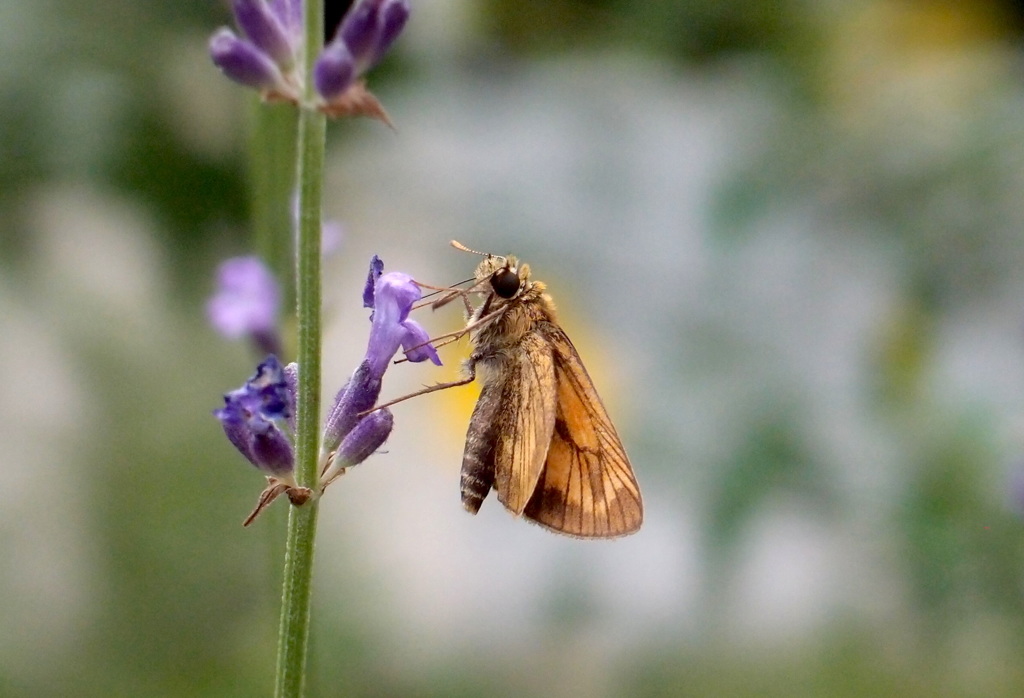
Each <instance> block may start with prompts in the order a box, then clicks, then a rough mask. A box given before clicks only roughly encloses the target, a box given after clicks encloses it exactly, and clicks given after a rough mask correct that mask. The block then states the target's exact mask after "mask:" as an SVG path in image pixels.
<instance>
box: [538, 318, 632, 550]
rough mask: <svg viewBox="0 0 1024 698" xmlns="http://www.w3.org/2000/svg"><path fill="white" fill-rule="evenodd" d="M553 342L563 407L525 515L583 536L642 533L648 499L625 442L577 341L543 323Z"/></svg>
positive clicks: (542, 331)
mask: <svg viewBox="0 0 1024 698" xmlns="http://www.w3.org/2000/svg"><path fill="white" fill-rule="evenodd" d="M536 332H538V333H540V335H542V336H543V337H544V338H545V339H546V340H547V343H548V344H549V345H550V346H551V348H552V352H553V353H552V357H553V359H554V373H555V383H556V386H557V390H556V394H557V408H556V411H555V420H554V430H553V433H552V437H551V443H550V446H549V447H548V452H547V459H546V461H545V464H544V469H543V472H542V474H541V477H540V479H539V481H538V482H537V486H536V489H535V490H534V491H533V493H532V496H531V498H530V501H529V502H528V503H527V505H526V508H525V509H524V510H523V513H524V514H525V515H526V517H527V518H529V519H532V520H534V521H536V522H537V523H539V524H540V525H542V526H545V527H547V528H550V529H552V530H554V531H557V532H559V533H564V534H567V535H571V536H578V537H580V538H615V537H618V536H624V535H628V534H630V533H634V532H636V531H637V530H638V529H639V528H640V525H641V523H642V522H643V501H642V499H641V496H640V487H639V485H638V484H637V481H636V477H635V476H634V474H633V468H632V466H631V465H630V463H629V458H628V457H627V456H626V451H625V448H623V446H622V441H621V440H620V439H619V436H618V434H617V433H616V431H615V427H614V425H613V424H612V422H611V419H610V418H609V417H608V413H607V411H606V410H605V408H604V405H603V404H602V403H601V398H600V397H599V396H598V394H597V391H596V390H595V389H594V384H593V381H591V379H590V376H589V375H588V374H587V370H586V368H584V366H583V362H582V361H581V360H580V357H579V354H577V352H576V349H575V347H573V345H572V342H570V341H569V338H568V337H567V336H566V335H565V332H563V331H562V329H561V328H560V327H558V326H557V325H555V324H553V323H549V322H544V323H540V324H538V326H537V330H536Z"/></svg>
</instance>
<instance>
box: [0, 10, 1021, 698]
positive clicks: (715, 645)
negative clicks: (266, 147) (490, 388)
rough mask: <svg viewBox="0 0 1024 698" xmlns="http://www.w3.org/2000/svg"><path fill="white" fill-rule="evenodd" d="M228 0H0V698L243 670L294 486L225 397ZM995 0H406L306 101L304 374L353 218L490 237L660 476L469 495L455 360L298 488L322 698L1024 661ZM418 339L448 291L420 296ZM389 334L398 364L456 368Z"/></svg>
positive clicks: (335, 315) (437, 275)
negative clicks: (353, 465)
mask: <svg viewBox="0 0 1024 698" xmlns="http://www.w3.org/2000/svg"><path fill="white" fill-rule="evenodd" d="M229 22H230V14H229V11H228V9H227V8H226V6H225V4H223V3H219V2H186V3H183V2H171V1H170V0H146V1H142V2H140V1H138V0H132V1H129V0H91V1H88V2H87V1H85V0H42V1H41V0H4V1H3V2H2V3H0V386H2V387H0V390H2V401H0V410H2V412H0V445H2V446H0V483H2V484H0V541H2V542H0V560H2V562H0V695H4V696H113V695H123V696H128V695H131V696H168V697H170V696H218V697H220V696H256V695H268V694H269V693H270V690H271V686H272V681H273V671H274V658H275V643H276V629H277V613H278V601H279V593H280V573H281V572H280V570H281V561H282V544H283V534H284V526H285V516H286V512H285V506H284V505H283V504H278V505H276V506H275V507H273V508H272V509H271V510H270V511H269V512H267V513H266V514H265V516H264V517H263V518H262V519H260V520H259V521H258V522H257V523H256V524H255V525H254V526H253V527H252V528H250V529H243V528H242V527H241V526H240V522H241V519H242V518H243V517H244V516H245V515H246V514H247V513H248V511H249V509H250V508H251V506H252V505H253V504H254V502H255V498H256V495H257V494H258V492H259V490H260V488H261V486H262V480H261V478H260V477H259V475H258V474H257V473H256V472H255V471H253V470H252V468H250V467H249V466H248V465H247V464H245V463H244V461H243V460H242V458H241V457H240V456H239V455H238V454H237V453H236V452H235V451H234V450H233V449H232V448H231V446H230V445H229V444H228V443H227V442H226V440H225V439H224V438H223V435H222V433H221V431H220V428H219V425H218V424H217V422H216V420H215V419H214V418H213V417H212V416H211V414H210V412H211V410H212V409H213V408H215V407H216V406H217V405H218V404H219V401H220V395H221V393H223V392H225V391H227V390H230V389H232V388H234V387H237V386H238V385H240V384H241V382H242V381H243V380H244V379H245V377H246V376H248V375H249V373H250V372H251V371H252V368H253V366H254V363H255V358H256V357H255V356H254V355H253V353H252V351H251V349H250V348H249V347H248V346H246V345H245V344H244V343H231V342H229V341H227V340H225V339H223V338H221V337H220V336H218V335H217V334H216V333H214V332H213V330H211V329H210V328H209V327H208V325H207V324H206V320H205V317H204V303H205V299H206V297H207V296H208V295H209V294H210V293H211V292H212V290H213V274H214V269H215V268H216V265H217V264H218V262H219V261H220V260H221V259H223V258H224V257H227V256H230V255H237V254H246V253H248V252H250V251H251V249H252V248H251V235H250V233H251V231H250V230H249V226H248V224H247V215H248V213H247V212H248V211H249V210H250V208H251V206H252V205H253V200H252V196H251V195H250V193H249V191H250V187H249V184H248V180H247V174H246V173H247V169H246V167H247V162H248V161H247V157H246V152H247V150H246V147H247V144H246V136H245V134H246V132H247V129H248V125H249V124H250V123H251V114H252V109H253V106H252V98H251V96H250V95H249V94H248V93H247V92H246V91H245V90H243V89H242V88H239V87H237V86H235V85H233V84H230V83H228V82H227V81H226V80H224V79H223V78H222V77H221V76H220V75H219V73H218V72H217V71H216V70H215V69H214V67H213V66H212V65H211V63H210V61H209V58H208V56H207V54H206V42H207V39H208V37H209V35H210V34H211V33H212V31H213V30H214V29H215V28H217V27H218V26H220V25H223V24H227V23H229ZM1022 27H1024V7H1022V3H1018V2H1010V1H1009V0H1003V1H997V0H989V1H983V0H973V1H968V0H831V1H830V0H824V1H819V2H808V1H806V0H780V1H778V2H770V3H769V2H760V3H756V2H755V3H751V2H742V1H740V0H647V1H643V2H642V1H639V0H547V1H545V2H541V1H540V0H496V1H487V2H485V1H483V0H414V15H413V18H412V20H411V22H410V25H409V27H408V30H407V33H406V34H405V35H404V36H403V38H402V39H401V41H400V42H399V45H398V47H397V49H396V51H395V52H394V54H393V55H392V56H391V57H390V58H389V59H388V61H387V63H386V64H385V65H383V66H381V67H380V68H379V69H378V70H377V71H376V72H375V73H374V74H373V75H372V77H371V80H372V86H373V87H374V89H375V91H376V92H377V93H378V94H379V96H380V97H381V98H382V100H383V101H384V103H385V104H386V106H387V108H388V110H389V112H390V114H391V116H392V118H393V120H394V121H395V123H396V126H397V130H396V131H390V130H388V129H387V128H385V127H383V126H382V125H380V124H376V123H371V122H366V121H357V122H346V123H342V124H338V125H336V126H334V127H332V129H331V132H330V134H329V146H330V151H329V156H328V166H327V197H326V199H327V201H326V206H327V208H326V211H325V213H326V215H327V216H328V217H329V218H332V219H335V220H337V221H338V222H340V223H341V224H342V225H343V226H344V229H345V234H344V238H343V240H342V242H341V244H340V247H339V248H338V250H337V251H336V252H334V253H332V254H331V255H330V256H329V257H328V258H327V260H326V262H325V264H326V270H327V278H326V280H325V296H326V299H327V317H328V332H327V336H326V340H325V352H326V358H325V371H326V376H325V395H326V397H329V395H330V393H332V392H333V390H335V389H336V388H337V387H339V386H340V385H341V384H342V383H343V382H344V380H345V378H346V376H347V375H348V374H349V373H350V371H351V370H352V369H353V368H354V367H355V366H356V364H357V362H358V361H359V359H360V358H361V356H362V353H363V351H364V349H365V341H366V336H367V335H366V332H367V323H366V311H365V310H364V309H362V307H361V302H360V300H361V291H362V283H363V279H364V278H365V269H366V263H367V261H368V259H369V257H370V255H372V254H374V253H376V254H379V255H380V256H381V257H382V258H383V259H384V260H385V262H386V264H387V265H388V268H389V269H399V270H403V271H407V272H409V273H411V274H413V275H415V276H416V277H417V278H419V279H422V280H425V281H428V282H433V283H451V282H454V281H457V280H460V279H462V278H465V277H466V276H467V275H468V273H469V272H470V270H471V269H472V267H473V266H474V264H475V260H474V259H473V258H471V257H469V256H468V255H464V254H462V253H458V252H456V251H454V250H451V249H450V248H448V247H447V242H448V240H450V239H452V238H456V239H459V240H461V241H462V242H464V243H466V244H467V245H470V246H471V247H475V248H478V249H484V250H489V251H493V252H496V253H505V252H514V253H517V254H518V255H520V256H521V257H522V258H524V259H525V260H526V261H528V262H530V263H531V266H532V267H533V269H534V273H535V275H536V276H537V277H538V278H540V279H542V280H545V281H547V282H548V284H549V286H550V288H551V290H552V293H553V295H554V296H555V298H556V300H557V301H558V302H559V306H560V309H561V312H562V318H563V320H564V324H565V326H566V328H567V329H568V331H569V333H570V335H571V336H572V337H573V338H574V340H575V341H576V344H577V346H578V347H579V349H580V352H581V354H582V356H583V358H584V359H585V361H586V362H587V364H588V366H589V367H590V369H591V373H592V374H593V375H594V376H595V379H596V381H597V383H598V385H599V387H600V388H601V392H602V394H603V396H604V398H605V402H606V403H607V405H608V407H609V409H610V411H611V413H612V415H613V417H614V418H615V419H616V422H617V424H618V426H619V430H620V432H621V434H622V436H623V438H624V441H625V443H626V445H627V448H628V450H629V452H630V454H631V457H632V460H633V462H634V465H635V468H636V471H637V474H638V477H639V479H640V482H641V485H642V487H643V489H644V493H645V503H646V513H647V520H646V523H645V526H644V528H643V530H642V531H641V532H640V533H639V534H637V535H635V536H632V537H630V538H627V539H623V540H619V541H614V542H583V541H575V540H570V539H562V538H559V537H557V536H554V535H551V534H549V533H547V532H545V531H543V530H541V529H539V528H537V527H533V526H529V525H527V524H526V523H523V522H519V521H515V520H513V519H512V518H511V517H509V516H508V515H507V514H506V513H505V512H504V511H503V510H502V509H501V507H500V506H498V505H497V503H496V502H495V501H491V500H489V501H488V502H486V503H485V505H484V508H483V510H482V511H481V513H480V514H479V516H477V517H471V516H468V515H466V514H465V513H464V512H463V511H462V508H461V506H460V504H459V498H458V467H459V463H460V454H461V448H462V439H463V436H464V431H465V425H466V422H467V420H468V415H469V411H470V409H471V407H472V403H473V399H474V395H473V391H472V390H471V389H465V390H462V391H449V392H447V393H442V394H438V395H431V396H427V397H424V398H421V399H418V400H416V401H413V402H408V403H404V404H402V405H399V406H398V407H396V408H395V414H396V423H397V426H396V429H395V432H394V434H393V436H392V438H391V440H390V441H389V443H388V445H387V447H386V451H387V452H386V453H384V454H380V455H378V456H375V457H374V458H373V459H371V460H370V461H368V462H367V463H366V464H365V465H363V466H361V467H360V468H358V469H356V470H354V471H353V472H352V473H350V474H349V475H348V476H346V477H345V478H344V479H343V480H341V481H340V482H339V483H338V484H337V485H335V486H334V487H333V488H332V490H331V491H330V492H329V494H328V496H327V497H326V499H325V501H324V504H323V507H322V516H321V523H320V537H319V547H318V553H317V555H318V557H317V569H316V576H315V582H316V584H315V592H314V623H313V630H312V655H311V660H310V678H309V694H310V695H312V696H335V695H349V696H363V695H365V696H387V695H392V696H595V697H598V698H600V697H604V696H609V697H610V696H726V697H731V696H751V697H753V696H758V697H759V698H760V697H765V696H780V697H782V696H785V697H793V696H797V697H800V696H809V697H815V696H829V697H836V696H840V697H842V696H880V695H899V696H912V697H913V696H921V697H922V698H923V697H928V698H932V697H935V696H939V697H943V696H977V697H979V698H982V697H985V698H991V697H997V698H998V697H999V696H1020V695H1024V524H1022V512H1024V273H1022V270H1024V195H1022V194H1024V69H1022V53H1021V31H1022ZM421 319H422V320H423V322H424V323H425V324H426V325H427V326H428V327H429V328H430V329H431V331H432V332H433V333H438V334H439V333H442V332H447V331H450V330H452V329H454V328H456V327H458V325H459V323H460V321H461V320H460V317H459V313H458V309H457V308H454V307H452V308H448V309H445V310H442V311H439V312H437V313H436V314H435V315H434V316H429V315H426V316H423V317H422V318H421ZM460 352H462V353H464V352H465V347H464V346H460V347H453V348H451V349H448V350H446V351H445V352H444V354H443V356H444V358H445V361H446V367H445V368H444V369H433V368H432V367H430V366H429V365H426V366H424V365H409V364H404V365H402V366H399V367H396V368H394V369H392V370H391V371H390V372H389V374H388V376H387V378H386V381H385V395H386V396H389V395H390V396H397V395H401V394H403V393H405V392H408V391H410V390H413V389H415V388H416V387H417V386H419V385H420V384H423V383H430V382H433V381H435V380H445V379H447V378H449V377H450V376H451V375H453V373H454V371H455V368H456V367H457V365H458V362H459V360H460V356H461V354H460Z"/></svg>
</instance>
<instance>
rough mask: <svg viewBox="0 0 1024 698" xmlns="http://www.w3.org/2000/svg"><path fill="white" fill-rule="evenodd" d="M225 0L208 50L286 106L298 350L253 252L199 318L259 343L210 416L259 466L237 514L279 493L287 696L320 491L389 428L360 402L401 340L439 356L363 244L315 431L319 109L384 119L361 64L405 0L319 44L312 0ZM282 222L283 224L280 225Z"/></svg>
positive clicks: (230, 71) (368, 3) (228, 273)
mask: <svg viewBox="0 0 1024 698" xmlns="http://www.w3.org/2000/svg"><path fill="white" fill-rule="evenodd" d="M232 6H233V10H234V15H235V20H236V23H237V25H238V28H239V32H236V31H234V30H232V29H229V28H226V27H225V28H222V29H219V30H218V31H217V32H216V33H215V34H214V35H213V37H212V38H211V40H210V55H211V57H212V59H213V62H214V63H215V64H216V65H217V67H219V68H220V69H221V71H223V73H224V74H225V75H226V76H227V77H228V78H230V79H231V80H233V81H234V82H237V83H239V84H241V85H244V86H246V87H249V88H253V89H256V90H258V91H259V93H260V96H261V97H262V99H263V101H265V102H285V103H288V104H292V105H294V106H295V107H296V108H297V110H298V129H297V134H296V153H297V162H296V163H295V164H296V166H297V181H298V185H297V200H298V235H297V238H296V250H295V251H296V255H295V266H294V269H295V279H296V287H295V298H296V304H297V313H296V317H297V327H298V338H297V347H298V351H297V355H298V356H297V362H296V363H293V364H289V365H287V366H283V365H282V364H281V362H280V360H279V359H278V358H277V356H276V355H275V354H276V353H277V351H279V350H280V347H281V345H282V341H281V337H280V332H279V331H278V329H277V327H278V326H277V324H276V320H277V319H278V318H279V310H278V307H277V306H278V305H279V303H280V300H279V299H280V296H281V293H280V291H279V289H278V287H277V285H276V282H275V281H274V278H273V275H272V274H270V273H269V271H268V270H267V268H266V267H265V266H264V265H262V264H261V263H260V261H259V260H258V259H255V258H238V259H234V260H229V261H228V262H226V263H225V264H224V265H223V266H222V267H221V269H220V272H219V274H220V288H219V290H218V292H217V294H216V295H215V296H214V297H213V298H212V299H211V301H210V303H209V305H208V308H207V310H208V314H209V317H210V319H211V321H212V322H213V323H214V325H215V327H217V328H218V329H219V330H220V331H222V332H223V333H225V334H229V335H231V336H235V337H241V336H246V337H248V338H249V339H250V340H251V341H252V342H253V343H254V345H255V346H257V347H259V348H260V349H262V350H263V351H267V352H269V353H270V356H268V357H267V358H266V359H265V360H264V361H262V362H261V363H260V364H259V366H258V367H257V369H256V372H255V374H254V375H253V376H252V377H251V378H249V379H248V380H247V381H246V383H245V384H244V385H243V386H242V387H241V388H239V389H238V390H234V391H232V392H229V393H228V394H226V395H225V396H224V406H223V407H221V408H220V409H219V410H217V411H216V412H215V415H216V417H217V418H218V419H219V420H220V422H221V425H222V426H223V428H224V433H225V435H226V436H227V437H228V439H229V441H230V442H231V443H232V444H234V446H235V447H236V448H237V449H238V450H239V452H240V453H241V454H242V455H243V456H244V457H245V458H246V459H247V460H248V461H249V462H250V463H251V464H252V465H253V466H255V467H256V468H257V469H258V470H259V471H260V472H262V473H263V474H264V475H265V476H266V478H267V486H266V488H265V489H264V490H263V493H262V494H261V495H260V498H259V501H258V503H257V506H256V509H255V510H254V511H253V513H252V514H251V515H250V517H249V518H248V519H247V520H246V522H245V523H246V524H248V523H250V522H251V521H252V520H253V519H254V518H255V517H256V515H258V514H259V512H260V511H262V510H263V508H265V507H266V506H268V505H269V504H270V503H271V502H273V501H274V500H275V499H276V498H277V497H278V496H279V495H281V494H285V495H286V496H287V498H288V499H289V500H290V502H291V504H292V506H291V507H289V517H288V537H287V543H286V554H285V570H284V584H283V593H282V608H281V624H280V633H279V642H278V657H277V679H276V690H275V694H276V695H277V696H281V697H283V696H299V695H301V694H302V691H303V684H304V675H305V664H306V650H307V644H308V637H309V613H310V592H311V580H312V569H313V544H314V540H315V536H316V522H317V512H318V506H319V499H320V496H321V495H322V494H323V492H324V490H325V489H326V487H327V486H328V485H329V484H330V483H331V482H333V481H334V480H336V479H337V478H338V477H339V476H340V475H341V474H343V473H344V472H345V471H346V469H348V468H350V467H352V466H354V465H357V464H359V463H361V462H363V461H364V460H366V459H367V458H368V457H369V456H370V455H372V454H373V453H374V452H375V451H376V450H377V449H379V448H380V446H381V445H382V444H383V443H384V442H385V441H386V440H387V439H388V437H389V436H390V434H391V430H392V428H393V426H394V420H393V417H392V414H391V412H390V410H388V409H387V408H383V409H378V410H374V411H370V410H371V409H372V408H373V407H374V405H375V404H376V403H377V398H378V396H379V395H380V390H381V384H382V379H383V375H384V372H385V370H386V369H387V367H388V365H389V364H390V363H391V360H392V358H393V357H394V355H395V354H396V352H398V351H399V349H402V348H404V350H405V355H406V358H408V359H410V360H411V361H426V360H430V361H433V362H434V363H435V364H440V360H439V359H438V357H437V353H436V352H435V351H434V349H433V347H432V346H430V345H429V344H428V343H427V340H428V336H427V333H426V331H425V330H424V329H423V328H422V327H421V326H420V325H419V324H418V323H416V322H415V321H413V320H411V319H410V318H409V313H410V311H411V309H412V307H413V304H414V303H415V302H416V301H417V300H419V298H420V293H421V292H420V288H419V286H417V285H416V283H415V282H414V281H413V279H412V277H410V276H408V275H407V274H402V273H398V272H390V273H384V272H383V262H381V261H380V259H378V258H377V257H374V258H373V260H372V261H371V265H370V273H369V275H368V277H367V282H366V285H365V287H364V289H363V303H364V305H365V306H366V307H368V308H371V309H372V315H371V326H370V335H369V341H368V344H367V350H366V355H365V357H364V359H363V361H362V362H361V363H360V364H359V366H358V367H357V368H356V370H355V371H354V373H353V374H352V377H351V378H350V379H349V381H348V382H347V383H346V384H345V386H344V387H343V388H342V389H341V390H339V391H338V393H337V396H336V397H335V400H334V403H333V405H332V406H331V408H330V409H329V410H328V412H327V418H326V420H325V421H324V428H323V431H322V432H321V430H320V406H319V404H318V399H317V396H319V394H320V345H321V273H320V261H321V259H320V258H321V230H322V222H321V213H320V212H321V200H322V187H323V161H324V148H325V139H326V122H325V119H326V118H327V117H328V116H330V117H338V116H368V117H371V118H375V119H378V120H381V121H384V122H385V123H390V121H389V119H388V116H387V114H386V112H385V111H384V109H383V107H382V106H381V105H380V102H379V101H378V100H377V99H376V97H374V96H373V94H372V93H370V92H369V90H368V89H367V88H366V84H365V81H364V79H363V76H364V75H365V74H366V72H367V71H368V70H369V69H370V68H372V67H373V66H374V65H375V64H376V63H377V62H378V61H380V59H381V58H382V57H383V56H384V55H385V54H386V53H387V51H388V49H389V48H390V47H391V46H392V44H393V43H394V42H395V40H396V39H397V38H398V36H399V34H400V33H401V31H402V28H403V27H404V26H405V24H406V21H407V20H408V17H409V11H410V7H409V2H408V0H357V2H356V3H355V4H354V5H353V6H352V8H351V9H350V10H349V12H348V13H347V14H346V16H345V17H344V19H343V20H342V22H341V25H340V26H339V28H338V31H337V32H336V34H335V35H334V37H333V38H332V39H331V40H330V41H329V42H327V45H326V46H323V45H322V38H321V37H323V34H324V27H323V22H324V20H323V16H324V8H323V0H233V3H232ZM254 140H256V142H258V139H254ZM281 150H284V151H285V152H287V150H288V149H287V148H284V149H281ZM254 161H257V162H265V161H266V159H260V158H254ZM277 166H282V164H281V163H278V164H277ZM283 166H289V165H287V164H285V165H283ZM281 232H282V234H288V235H291V231H281Z"/></svg>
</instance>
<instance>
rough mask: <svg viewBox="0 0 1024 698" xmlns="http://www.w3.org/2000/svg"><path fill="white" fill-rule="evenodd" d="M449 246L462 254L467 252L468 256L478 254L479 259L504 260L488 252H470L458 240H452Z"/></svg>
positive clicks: (498, 255)
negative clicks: (494, 258) (492, 258)
mask: <svg viewBox="0 0 1024 698" xmlns="http://www.w3.org/2000/svg"><path fill="white" fill-rule="evenodd" d="M450 244H451V246H452V247H454V248H455V249H457V250H462V251H463V252H469V253H470V254H478V255H480V256H481V257H497V258H498V259H505V258H504V257H503V256H501V255H500V254H491V253H490V252H477V251H476V250H471V249H469V248H468V247H466V246H465V245H463V244H462V243H461V242H459V241H458V240H452V241H451V243H450Z"/></svg>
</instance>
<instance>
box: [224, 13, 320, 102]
mask: <svg viewBox="0 0 1024 698" xmlns="http://www.w3.org/2000/svg"><path fill="white" fill-rule="evenodd" d="M232 9H233V10H234V14H235V21H236V22H237V23H238V26H239V28H240V29H241V30H242V33H243V34H244V38H242V37H239V36H238V35H237V34H235V33H234V32H233V31H231V30H230V29H228V28H227V27H224V28H221V29H219V30H218V31H217V32H216V33H215V34H214V35H213V38H212V39H211V40H210V56H211V57H212V58H213V62H214V64H215V65H216V66H217V67H218V68H220V69H221V70H222V71H224V74H225V75H227V76H228V77H229V78H231V79H232V80H234V81H235V82H238V83H241V84H243V85H246V86H248V87H255V88H257V89H259V90H261V91H262V92H263V93H264V94H265V95H266V96H268V97H278V98H282V99H288V100H291V101H297V100H298V96H299V90H298V86H299V85H300V83H299V82H298V80H297V78H298V76H297V74H296V66H297V62H296V57H297V55H298V51H299V49H300V48H301V46H302V5H301V0H274V1H273V2H265V1H264V0H233V2H232Z"/></svg>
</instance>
